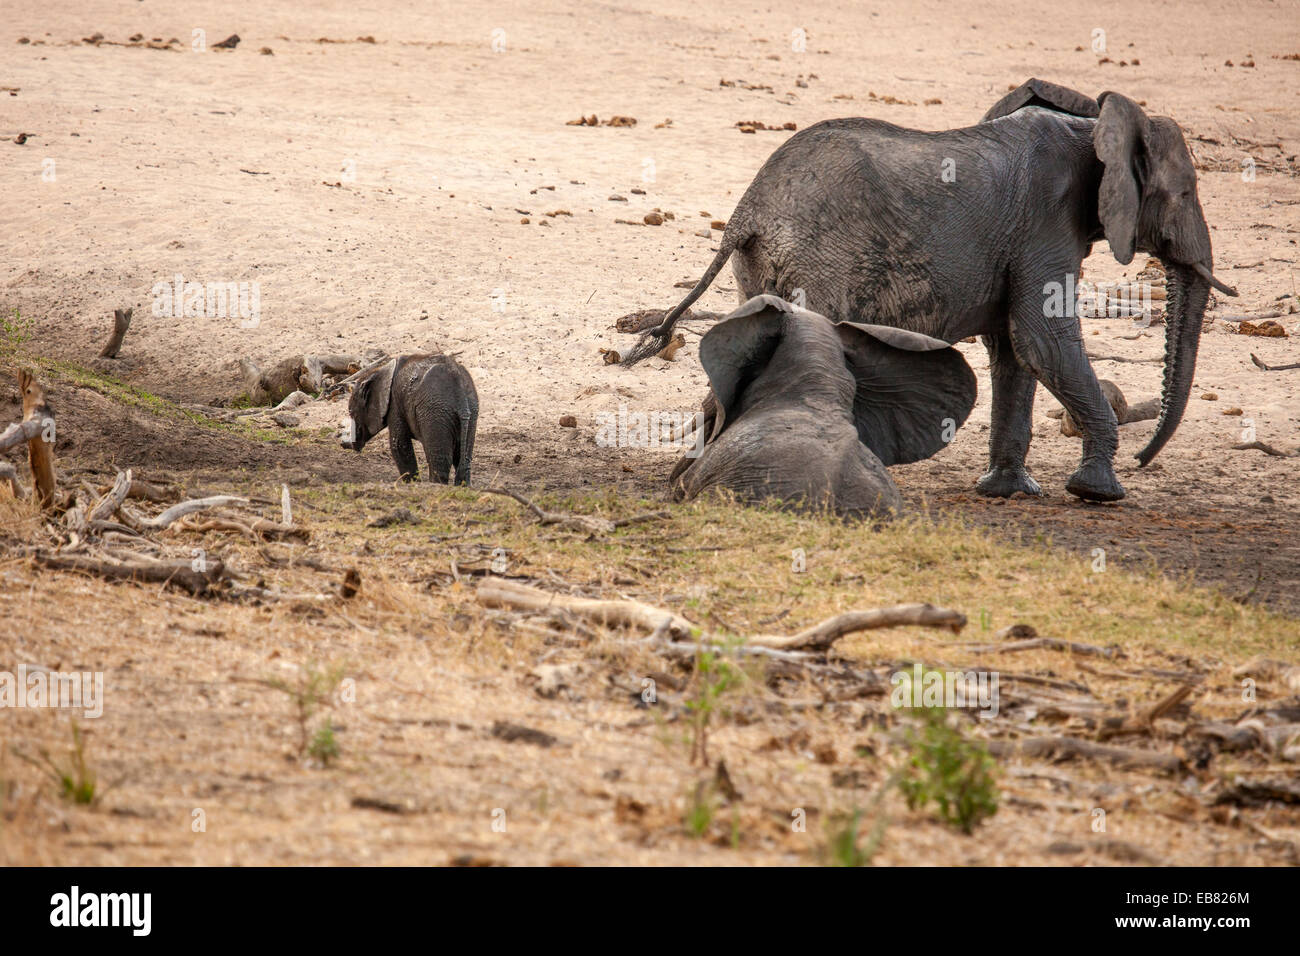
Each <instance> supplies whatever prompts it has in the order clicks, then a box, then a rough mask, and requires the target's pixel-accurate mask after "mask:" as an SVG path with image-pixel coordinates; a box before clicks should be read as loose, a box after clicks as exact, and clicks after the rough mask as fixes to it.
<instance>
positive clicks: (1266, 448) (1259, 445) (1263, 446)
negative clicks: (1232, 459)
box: [1228, 441, 1292, 458]
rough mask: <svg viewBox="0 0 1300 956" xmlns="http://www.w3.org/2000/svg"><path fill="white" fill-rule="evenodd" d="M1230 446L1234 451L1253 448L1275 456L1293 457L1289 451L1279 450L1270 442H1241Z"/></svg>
mask: <svg viewBox="0 0 1300 956" xmlns="http://www.w3.org/2000/svg"><path fill="white" fill-rule="evenodd" d="M1228 447H1229V448H1231V449H1232V450H1233V451H1251V450H1257V451H1262V452H1263V453H1264V454H1266V455H1272V456H1273V457H1274V458H1291V457H1292V456H1291V455H1290V454H1288V453H1287V452H1284V451H1279V450H1278V449H1276V448H1274V447H1273V446H1272V445H1270V444H1268V442H1262V441H1248V442H1241V443H1239V444H1236V445H1229V446H1228Z"/></svg>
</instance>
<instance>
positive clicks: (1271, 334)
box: [1237, 319, 1290, 339]
mask: <svg viewBox="0 0 1300 956" xmlns="http://www.w3.org/2000/svg"><path fill="white" fill-rule="evenodd" d="M1237 334H1238V335H1260V336H1263V337H1264V338H1271V339H1285V338H1290V336H1288V335H1287V333H1286V329H1285V328H1283V327H1282V325H1281V324H1279V323H1277V322H1274V321H1273V320H1272V319H1265V320H1264V321H1263V322H1260V323H1259V324H1258V325H1256V324H1255V323H1254V322H1247V321H1242V322H1241V324H1240V325H1238V326H1237Z"/></svg>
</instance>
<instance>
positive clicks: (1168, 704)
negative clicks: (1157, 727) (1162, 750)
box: [1098, 684, 1193, 740]
mask: <svg viewBox="0 0 1300 956" xmlns="http://www.w3.org/2000/svg"><path fill="white" fill-rule="evenodd" d="M1192 690H1193V688H1192V686H1191V685H1190V684H1184V685H1182V686H1181V687H1178V688H1176V689H1175V690H1174V692H1173V693H1171V694H1169V695H1168V696H1167V697H1164V698H1163V699H1161V700H1160V701H1158V702H1157V703H1156V704H1154V705H1152V706H1151V707H1148V708H1147V709H1146V710H1144V711H1142V713H1140V714H1137V715H1136V716H1132V717H1112V718H1110V719H1108V720H1106V721H1105V722H1104V723H1103V724H1102V726H1101V727H1100V728H1099V731H1098V739H1099V740H1108V739H1109V738H1111V737H1118V736H1120V735H1122V734H1143V733H1150V732H1151V725H1152V723H1154V722H1155V721H1156V720H1157V719H1159V718H1160V717H1163V716H1165V715H1166V714H1167V713H1169V712H1170V711H1171V710H1173V709H1174V708H1175V707H1177V706H1178V705H1179V704H1181V703H1182V702H1183V701H1184V700H1186V699H1187V695H1188V694H1190V693H1191V692H1192Z"/></svg>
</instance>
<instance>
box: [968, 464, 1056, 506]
mask: <svg viewBox="0 0 1300 956" xmlns="http://www.w3.org/2000/svg"><path fill="white" fill-rule="evenodd" d="M975 490H976V491H978V492H979V493H980V494H982V495H984V496H986V497H989V498H1010V497H1011V496H1012V495H1014V494H1015V493H1016V492H1017V491H1023V492H1024V493H1025V494H1027V495H1034V496H1036V497H1038V496H1041V495H1042V493H1043V489H1042V488H1040V487H1038V482H1036V481H1034V479H1033V478H1031V477H1030V476H1029V472H1027V471H1026V470H1025V466H1024V465H1016V466H1015V467H1010V468H1008V467H1000V468H994V469H992V470H991V471H990V472H989V473H988V474H987V475H985V476H984V477H983V478H981V479H980V480H979V481H978V482H976V484H975Z"/></svg>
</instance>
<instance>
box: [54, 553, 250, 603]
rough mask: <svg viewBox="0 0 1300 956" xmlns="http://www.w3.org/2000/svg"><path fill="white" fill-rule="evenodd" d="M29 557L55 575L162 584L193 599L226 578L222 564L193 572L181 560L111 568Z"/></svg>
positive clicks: (78, 559)
mask: <svg viewBox="0 0 1300 956" xmlns="http://www.w3.org/2000/svg"><path fill="white" fill-rule="evenodd" d="M32 557H33V558H34V559H35V561H36V563H37V564H39V565H41V566H43V567H47V568H51V569H53V570H56V571H81V572H83V573H85V574H93V575H95V576H97V577H101V578H108V579H110V580H116V581H144V582H149V583H157V584H163V585H167V586H171V587H179V588H182V589H183V590H186V591H188V592H189V593H191V594H193V595H195V596H197V597H203V596H205V595H207V594H209V593H210V592H211V591H212V589H213V587H214V586H215V585H216V584H217V583H218V582H219V581H221V579H222V578H224V577H225V576H226V566H225V564H224V563H223V562H221V561H217V560H212V561H207V562H205V565H204V570H202V571H196V570H195V569H194V566H193V563H192V562H190V561H187V560H184V559H180V560H173V561H158V562H148V563H146V562H130V563H127V562H123V563H118V564H115V563H112V562H109V561H101V560H98V559H96V558H90V557H86V556H83V555H75V554H49V553H47V552H44V551H38V552H35V553H34V554H33V555H32Z"/></svg>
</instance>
